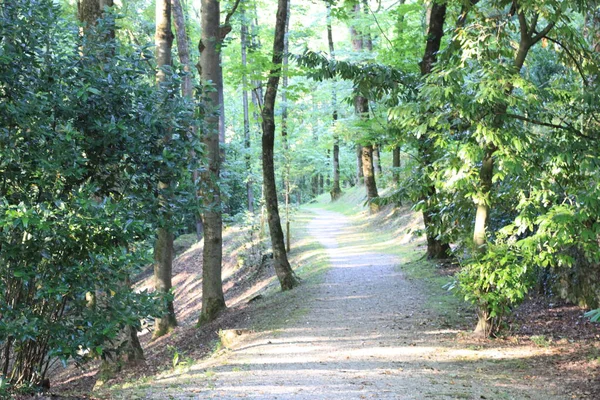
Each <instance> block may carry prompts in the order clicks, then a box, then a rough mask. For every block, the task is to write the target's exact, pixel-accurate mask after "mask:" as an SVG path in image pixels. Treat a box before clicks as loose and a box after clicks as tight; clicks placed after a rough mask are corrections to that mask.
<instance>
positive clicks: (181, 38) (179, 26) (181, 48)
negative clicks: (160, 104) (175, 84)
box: [171, 0, 204, 241]
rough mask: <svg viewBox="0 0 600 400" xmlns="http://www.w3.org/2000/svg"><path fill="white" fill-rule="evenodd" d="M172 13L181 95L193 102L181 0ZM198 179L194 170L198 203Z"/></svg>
mask: <svg viewBox="0 0 600 400" xmlns="http://www.w3.org/2000/svg"><path fill="white" fill-rule="evenodd" d="M171 11H172V14H173V22H174V23H175V33H176V35H177V36H176V38H177V53H178V54H179V62H180V63H181V65H182V66H183V71H184V72H185V75H184V76H183V77H182V79H181V94H182V95H183V97H185V98H186V99H188V100H189V101H192V100H193V97H194V93H193V90H194V87H193V84H192V64H191V61H190V46H189V40H188V36H187V32H186V29H185V17H184V13H183V8H182V7H181V1H180V0H171ZM197 134H198V132H196V128H195V127H194V128H193V129H192V135H197ZM190 157H191V159H192V165H196V163H197V160H196V152H195V151H193V150H192V151H191V152H190ZM198 178H199V174H198V168H194V171H193V172H192V180H193V182H192V183H193V184H192V187H193V188H194V198H195V199H196V201H197V202H199V201H200V199H199V196H198V191H197V189H196V187H197V185H198ZM194 218H195V224H196V237H197V238H198V241H200V240H201V239H202V235H203V233H204V227H203V226H202V218H201V216H200V214H198V213H195V215H194Z"/></svg>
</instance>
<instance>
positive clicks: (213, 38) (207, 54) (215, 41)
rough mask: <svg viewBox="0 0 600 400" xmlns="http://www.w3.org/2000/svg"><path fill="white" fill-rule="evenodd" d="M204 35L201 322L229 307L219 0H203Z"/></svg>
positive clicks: (202, 64)
mask: <svg viewBox="0 0 600 400" xmlns="http://www.w3.org/2000/svg"><path fill="white" fill-rule="evenodd" d="M201 7H202V10H201V19H202V21H201V23H202V38H201V41H200V45H199V46H198V47H199V49H200V50H201V53H200V63H199V65H200V79H201V81H202V85H203V87H208V85H211V83H212V85H214V86H213V88H212V89H209V90H206V91H205V92H204V96H205V97H206V99H207V100H206V102H205V104H204V107H205V110H204V114H205V117H204V124H203V126H204V131H203V132H202V142H203V143H204V146H205V148H206V152H207V154H206V157H207V163H208V165H207V168H206V169H205V171H204V172H203V173H202V176H201V178H202V201H203V203H204V208H205V211H204V214H203V221H204V248H203V251H202V311H201V312H200V318H199V320H198V324H202V323H204V322H208V321H212V320H213V319H215V318H216V316H217V314H218V313H219V312H221V311H222V310H224V309H225V308H226V306H225V297H224V296H223V280H222V277H221V268H222V259H223V248H222V245H223V236H222V235H223V233H222V229H223V220H222V218H223V217H222V211H221V191H220V188H219V174H220V170H221V155H220V151H219V150H220V146H219V114H220V102H219V92H218V88H219V84H220V83H219V79H220V77H221V73H220V69H221V65H220V55H219V47H220V44H221V40H222V38H221V30H220V23H219V17H220V5H219V1H218V0H202V3H201Z"/></svg>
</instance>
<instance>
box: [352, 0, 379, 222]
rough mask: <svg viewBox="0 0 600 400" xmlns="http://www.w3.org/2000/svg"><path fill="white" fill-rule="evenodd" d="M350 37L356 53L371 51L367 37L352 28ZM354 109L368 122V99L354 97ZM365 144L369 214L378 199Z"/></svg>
mask: <svg viewBox="0 0 600 400" xmlns="http://www.w3.org/2000/svg"><path fill="white" fill-rule="evenodd" d="M353 11H354V15H355V16H356V17H358V16H359V15H360V14H361V9H360V4H359V3H357V4H355V5H354V10H353ZM350 36H351V38H352V47H353V49H354V51H356V52H359V53H360V52H362V51H363V49H364V48H365V47H366V49H367V50H368V51H369V52H371V51H372V50H373V44H372V42H371V39H370V37H369V36H366V35H363V34H361V33H359V32H358V31H357V29H356V28H355V27H354V26H351V27H350ZM354 109H355V111H356V114H357V115H358V116H359V117H360V118H361V120H363V121H368V120H369V99H368V98H366V97H365V96H363V95H362V94H360V93H357V94H356V95H355V96H354ZM366 141H367V143H361V145H360V156H361V157H360V158H361V164H362V175H363V177H364V182H365V187H366V189H367V201H368V202H369V208H370V210H371V212H376V211H378V209H379V207H378V206H377V204H376V203H374V202H373V200H374V199H376V198H377V197H379V193H378V192H377V183H376V182H375V170H374V168H373V144H372V143H371V142H370V139H369V138H367V139H366Z"/></svg>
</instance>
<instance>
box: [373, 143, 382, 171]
mask: <svg viewBox="0 0 600 400" xmlns="http://www.w3.org/2000/svg"><path fill="white" fill-rule="evenodd" d="M373 170H374V172H375V173H376V174H377V175H381V172H382V169H381V153H380V152H379V145H378V144H374V145H373Z"/></svg>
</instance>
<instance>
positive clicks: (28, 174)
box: [0, 0, 190, 397]
mask: <svg viewBox="0 0 600 400" xmlns="http://www.w3.org/2000/svg"><path fill="white" fill-rule="evenodd" d="M114 29H115V24H114V21H113V20H112V13H111V14H108V15H107V17H106V18H99V19H97V20H95V23H94V24H93V25H91V26H87V25H86V29H85V32H84V34H83V35H80V34H79V33H78V32H79V29H78V26H77V25H76V24H75V23H74V20H72V19H71V20H68V19H67V17H66V16H65V13H64V10H62V9H61V8H60V7H59V6H58V5H57V3H56V2H54V1H49V0H43V1H31V0H18V1H14V2H9V3H3V5H2V12H1V13H0V37H2V40H1V41H0V52H1V53H2V54H3V55H4V56H5V57H7V58H3V60H10V63H11V68H4V67H3V68H0V99H1V100H0V104H1V106H0V121H2V122H1V123H0V130H1V131H2V132H3V133H4V134H2V135H0V173H1V175H2V178H3V182H5V184H3V185H0V287H2V290H0V315H2V318H0V347H1V351H0V366H1V368H2V370H1V374H2V375H3V377H5V378H6V379H4V380H3V384H2V387H0V397H4V396H5V394H6V392H5V390H6V385H7V384H8V386H9V390H10V389H11V388H19V387H20V388H21V389H22V390H31V389H32V387H33V386H35V385H39V384H41V383H44V380H45V378H46V376H47V372H48V370H49V367H50V366H51V365H52V364H53V362H54V361H55V360H56V359H61V360H63V361H65V362H66V361H68V360H69V359H75V360H77V361H78V362H85V361H86V360H89V359H93V358H97V357H100V358H102V359H104V360H106V359H110V358H115V357H118V356H120V355H121V354H122V350H123V348H122V346H121V345H122V344H123V340H122V339H123V332H124V331H126V329H127V328H128V327H133V328H135V329H131V330H129V332H128V333H129V334H133V333H135V331H136V330H137V329H138V328H139V327H140V325H141V324H140V320H141V319H145V318H153V317H155V316H157V315H158V314H160V312H161V311H162V308H160V307H159V305H160V303H159V301H157V300H158V299H157V297H156V296H154V295H151V294H149V293H146V292H142V293H136V292H133V291H132V290H131V289H130V288H129V286H128V285H127V279H128V278H129V277H130V276H132V275H134V274H136V273H139V271H140V270H141V269H142V267H144V266H147V265H148V264H149V263H150V262H151V259H150V257H149V256H148V255H149V251H148V250H149V249H148V246H147V243H149V241H151V240H152V238H153V236H154V232H155V228H156V225H157V224H156V220H157V219H158V217H157V214H158V212H157V208H158V207H157V206H156V204H155V203H156V195H157V187H156V182H158V180H159V175H160V172H159V168H157V167H158V166H159V165H161V164H162V163H163V161H164V160H165V154H166V155H167V156H168V154H173V153H177V152H179V151H186V146H184V142H183V141H171V142H169V143H168V148H164V146H161V145H160V143H161V140H162V139H163V132H164V130H163V127H164V126H165V125H170V126H171V127H172V129H173V130H172V132H173V134H174V135H181V134H182V133H183V132H182V130H181V129H179V128H178V126H179V125H184V124H187V123H189V116H190V115H189V113H188V112H187V111H186V110H185V109H184V108H181V107H179V105H178V104H177V103H176V99H170V98H167V100H168V101H169V104H170V106H169V107H163V108H159V107H158V106H157V104H159V102H158V98H159V97H161V96H162V93H159V91H158V89H157V87H156V84H155V82H154V73H155V72H154V71H153V69H151V68H149V64H148V63H147V62H146V60H144V59H143V57H140V53H139V52H138V51H137V49H134V48H132V47H131V46H126V45H125V46H124V45H122V43H121V41H120V40H119V39H118V37H117V38H114V39H113V37H112V36H113V35H112V32H113V31H114ZM107 38H110V39H111V40H107ZM112 54H118V55H119V59H118V60H119V62H114V61H115V60H114V59H113V57H112V56H111V55H112ZM144 55H146V56H149V55H148V54H146V53H144ZM0 63H3V61H0ZM2 65H3V66H4V64H2ZM65 66H76V67H73V68H65ZM163 99H164V98H163ZM183 116H185V118H182V117H183ZM163 124H164V125H163ZM169 161H170V163H171V165H172V170H173V176H174V179H178V178H179V177H180V175H179V171H180V168H181V169H182V165H181V164H180V163H178V160H177V159H170V160H169ZM90 292H95V293H98V296H96V302H95V304H94V306H93V307H90V305H89V303H88V301H87V299H86V294H88V293H90ZM127 339H129V340H134V337H133V336H132V335H131V336H128V337H127ZM127 339H126V340H127ZM81 349H87V350H88V351H87V352H81ZM8 397H10V395H9V396H8Z"/></svg>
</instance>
